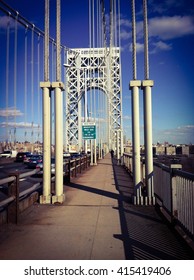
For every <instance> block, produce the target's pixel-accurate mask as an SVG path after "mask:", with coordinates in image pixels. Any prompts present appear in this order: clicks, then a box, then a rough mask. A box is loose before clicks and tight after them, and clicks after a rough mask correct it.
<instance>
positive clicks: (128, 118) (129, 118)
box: [123, 115, 131, 120]
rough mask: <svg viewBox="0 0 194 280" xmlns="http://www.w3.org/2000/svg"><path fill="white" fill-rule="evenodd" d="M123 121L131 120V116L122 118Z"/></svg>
mask: <svg viewBox="0 0 194 280" xmlns="http://www.w3.org/2000/svg"><path fill="white" fill-rule="evenodd" d="M123 119H124V120H131V116H128V115H125V116H123Z"/></svg>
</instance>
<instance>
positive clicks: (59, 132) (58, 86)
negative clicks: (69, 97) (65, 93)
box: [52, 82, 65, 203]
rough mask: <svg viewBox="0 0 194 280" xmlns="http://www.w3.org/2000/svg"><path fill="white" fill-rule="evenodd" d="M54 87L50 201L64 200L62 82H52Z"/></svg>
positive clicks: (60, 201)
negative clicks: (53, 169) (53, 190)
mask: <svg viewBox="0 0 194 280" xmlns="http://www.w3.org/2000/svg"><path fill="white" fill-rule="evenodd" d="M52 88H55V195H54V196H53V197H52V203H55V202H59V203H62V202H63V201H64V198H65V196H64V193H63V97H62V89H63V88H64V87H63V83H61V82H53V83H52Z"/></svg>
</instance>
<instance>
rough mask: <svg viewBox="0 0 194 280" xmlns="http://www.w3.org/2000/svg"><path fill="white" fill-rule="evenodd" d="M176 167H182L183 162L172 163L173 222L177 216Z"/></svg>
mask: <svg viewBox="0 0 194 280" xmlns="http://www.w3.org/2000/svg"><path fill="white" fill-rule="evenodd" d="M175 169H182V164H171V165H170V184H171V222H173V221H174V218H177V186H176V178H175V176H174V173H173V171H174V170H175Z"/></svg>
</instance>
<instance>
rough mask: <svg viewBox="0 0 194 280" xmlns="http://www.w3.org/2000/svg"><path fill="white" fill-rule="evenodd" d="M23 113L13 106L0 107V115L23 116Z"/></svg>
mask: <svg viewBox="0 0 194 280" xmlns="http://www.w3.org/2000/svg"><path fill="white" fill-rule="evenodd" d="M23 115H24V114H23V113H22V112H21V111H20V110H17V109H14V108H12V107H11V108H7V109H0V117H19V116H23Z"/></svg>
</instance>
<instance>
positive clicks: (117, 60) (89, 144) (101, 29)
mask: <svg viewBox="0 0 194 280" xmlns="http://www.w3.org/2000/svg"><path fill="white" fill-rule="evenodd" d="M49 2H50V1H48V0H45V17H44V30H41V29H40V28H39V27H37V26H36V25H35V24H33V23H32V22H30V21H28V20H27V19H26V18H25V17H24V16H23V15H21V14H20V13H19V11H15V10H14V9H12V8H11V7H10V6H9V5H7V4H6V3H5V2H4V1H0V12H1V21H0V22H1V26H0V28H1V33H0V36H1V58H0V59H1V62H0V65H1V73H2V77H1V89H2V92H3V93H4V94H3V95H2V96H1V109H0V113H1V119H3V121H2V122H1V142H2V145H3V147H4V149H13V150H15V149H17V144H18V142H21V143H22V144H21V145H20V149H21V150H22V151H27V150H28V149H29V143H30V151H31V152H32V153H33V152H35V151H36V152H41V153H42V154H43V158H44V169H43V191H42V195H41V196H40V203H41V204H56V203H59V204H63V203H66V192H65V188H64V184H63V153H64V152H71V151H72V150H73V151H76V152H80V153H81V152H84V153H85V154H87V153H88V152H90V165H97V164H98V163H97V152H98V155H99V159H102V157H103V153H105V154H106V155H108V153H109V151H114V160H116V163H117V165H118V166H120V167H121V166H122V168H123V167H125V169H127V170H129V171H130V173H131V175H132V176H133V181H132V182H131V183H129V185H132V190H133V191H132V193H133V194H132V201H133V204H134V205H142V206H144V205H147V206H148V205H149V206H153V205H155V204H157V205H159V206H160V207H161V208H162V209H165V211H166V213H167V214H168V215H169V216H170V219H172V220H173V221H174V219H177V220H178V221H179V218H180V221H179V222H180V223H182V224H183V227H185V226H186V228H187V231H188V233H189V236H190V238H191V240H192V239H193V233H194V232H193V231H194V225H193V214H192V210H191V209H193V202H192V199H193V194H192V196H191V197H190V198H189V195H188V193H189V190H190V189H193V177H192V176H189V177H187V176H186V175H185V174H183V173H181V171H180V170H178V171H177V169H180V166H178V167H177V166H174V167H173V166H171V169H169V170H166V169H164V168H163V167H162V166H157V167H154V164H153V151H152V110H151V108H152V92H151V90H152V87H153V86H154V81H153V80H151V79H150V74H149V56H148V53H149V51H148V19H147V17H148V16H147V1H146V0H144V1H143V17H144V22H143V24H144V73H145V74H144V75H145V76H144V80H143V81H141V80H139V79H138V77H137V61H136V11H135V1H134V0H132V1H131V14H132V68H133V76H132V77H131V80H130V82H129V90H130V91H131V99H132V102H131V103H132V105H131V106H132V145H133V151H132V154H130V155H129V154H126V153H124V147H123V116H122V73H121V45H120V1H116V0H111V1H110V3H109V6H108V10H107V5H106V6H105V2H106V1H103V0H98V1H93V0H89V1H88V23H89V28H88V31H89V34H88V38H89V44H88V46H89V47H88V48H68V47H67V46H66V45H65V44H63V42H61V3H60V0H56V36H55V38H52V37H51V36H50V6H49V4H50V3H49ZM107 14H108V17H107V16H106V15H107ZM64 43H65V42H64ZM140 89H141V90H143V96H144V127H145V129H144V145H145V155H144V159H143V160H142V158H141V155H140V127H139V114H140V109H139V90H140ZM53 150H54V156H55V170H56V171H55V172H56V173H55V189H54V192H53V190H51V154H52V152H53ZM108 164H109V163H108ZM175 169H176V171H175V173H173V172H174V171H172V170H175ZM159 170H160V171H159ZM100 172H102V170H101V171H100ZM154 172H155V173H154ZM165 172H166V173H165ZM176 172H178V173H176ZM99 176H100V175H99ZM185 176H186V177H185ZM175 177H177V178H178V179H177V180H178V181H177V183H176V187H173V186H174V181H173V180H174V178H175ZM179 178H185V180H186V182H187V183H186V184H187V189H186V190H185V192H186V194H187V196H188V199H190V200H191V201H190V203H189V205H190V206H191V207H190V206H189V207H190V208H189V209H184V211H185V213H186V214H184V215H182V211H183V210H182V209H183V208H184V207H183V205H182V204H181V202H180V204H179V203H178V202H177V200H176V201H175V202H173V203H174V204H172V201H173V197H174V198H175V197H177V195H179V196H180V199H181V195H180V194H178V184H181V183H180V181H181V179H180V181H179ZM161 180H163V182H165V184H164V185H165V186H164V185H163V186H162V187H161V186H158V184H159V183H161ZM167 181H168V183H167ZM172 182H173V183H172ZM172 185H173V186H172ZM188 186H189V187H188ZM172 187H173V191H172ZM168 188H171V190H170V191H169V189H168ZM188 188H190V189H189V190H188ZM162 190H163V191H162ZM98 191H99V192H100V190H98ZM167 194H168V195H167ZM176 199H177V198H176ZM181 207H182V208H181ZM179 208H180V209H181V210H180V213H179V212H178V211H179V210H178V209H179ZM178 213H179V214H178ZM187 214H188V215H189V221H188V219H187V217H186V216H185V215H187ZM177 215H180V217H178V216H177ZM181 215H182V216H181ZM185 223H187V224H185Z"/></svg>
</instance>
